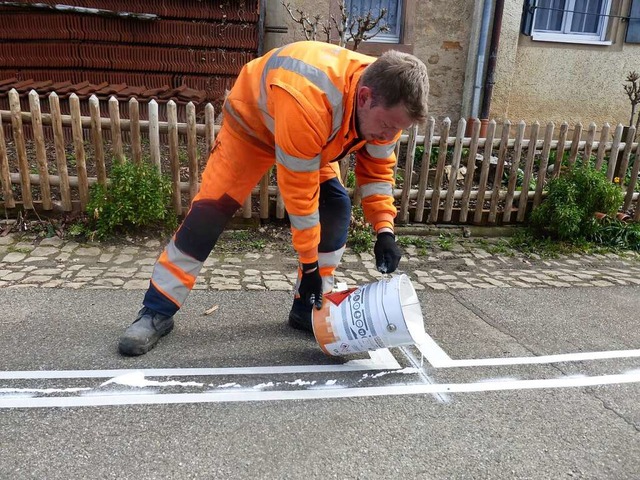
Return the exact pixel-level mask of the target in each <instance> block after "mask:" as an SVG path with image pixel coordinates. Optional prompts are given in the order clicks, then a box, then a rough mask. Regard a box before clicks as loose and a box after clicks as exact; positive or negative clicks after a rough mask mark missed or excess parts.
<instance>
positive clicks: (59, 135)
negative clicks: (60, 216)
mask: <svg viewBox="0 0 640 480" xmlns="http://www.w3.org/2000/svg"><path fill="white" fill-rule="evenodd" d="M49 110H50V111H51V125H52V127H53V141H54V145H55V150H56V167H57V169H58V176H59V177H60V198H61V200H62V209H63V210H64V211H65V212H70V211H71V210H72V209H73V204H72V203H71V187H70V186H69V172H68V170H67V156H66V154H65V151H64V132H63V131H62V115H61V114H60V99H59V98H58V94H57V93H56V92H51V94H50V95H49Z"/></svg>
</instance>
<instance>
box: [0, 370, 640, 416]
mask: <svg viewBox="0 0 640 480" xmlns="http://www.w3.org/2000/svg"><path fill="white" fill-rule="evenodd" d="M639 382H640V370H632V371H629V372H625V373H622V374H617V375H598V376H592V377H587V376H582V377H571V378H568V377H559V378H552V379H540V380H498V381H491V382H486V381H485V382H473V383H444V384H437V383H436V384H422V383H421V384H409V385H406V384H403V385H388V386H383V387H358V388H322V389H319V388H311V389H304V390H247V391H236V390H232V391H219V390H218V391H211V392H205V393H174V394H152V395H149V394H135V393H134V394H115V395H114V394H112V393H111V394H108V395H95V394H94V392H89V393H88V394H86V395H81V396H64V397H51V396H49V397H35V398H32V397H28V398H24V397H20V398H16V397H6V398H3V397H0V408H42V407H83V406H84V407H87V406H105V405H143V404H144V405H150V404H178V403H221V402H258V401H276V400H319V399H327V398H352V397H378V396H386V395H420V394H436V393H464V392H490V391H501V390H534V389H543V388H570V387H586V386H600V385H615V384H627V383H639Z"/></svg>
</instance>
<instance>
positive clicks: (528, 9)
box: [520, 0, 638, 36]
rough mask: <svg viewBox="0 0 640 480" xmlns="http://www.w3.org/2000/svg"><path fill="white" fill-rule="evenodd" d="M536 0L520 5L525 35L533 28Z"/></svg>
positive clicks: (529, 34) (522, 29) (526, 0)
mask: <svg viewBox="0 0 640 480" xmlns="http://www.w3.org/2000/svg"><path fill="white" fill-rule="evenodd" d="M636 1H638V0H636ZM535 4H536V0H524V5H523V7H522V25H521V29H520V31H521V32H522V33H523V34H524V35H527V36H531V29H532V28H533V12H534V11H535V10H534V8H533V7H535Z"/></svg>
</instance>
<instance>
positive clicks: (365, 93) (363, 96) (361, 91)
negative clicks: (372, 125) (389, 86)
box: [357, 87, 371, 107]
mask: <svg viewBox="0 0 640 480" xmlns="http://www.w3.org/2000/svg"><path fill="white" fill-rule="evenodd" d="M357 95H358V106H359V107H363V106H364V104H365V103H367V100H369V99H370V98H371V89H370V88H369V87H358V94H357Z"/></svg>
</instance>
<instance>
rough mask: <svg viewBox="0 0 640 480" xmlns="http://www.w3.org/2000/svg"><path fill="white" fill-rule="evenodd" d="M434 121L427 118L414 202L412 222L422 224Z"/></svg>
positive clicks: (431, 118)
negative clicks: (414, 209) (414, 211)
mask: <svg viewBox="0 0 640 480" xmlns="http://www.w3.org/2000/svg"><path fill="white" fill-rule="evenodd" d="M435 124H436V121H435V119H434V118H433V117H429V123H428V124H427V131H426V132H425V134H424V153H423V154H422V161H421V163H420V177H419V179H420V180H419V182H418V198H417V200H416V213H415V214H414V217H413V219H414V221H416V222H422V215H423V214H424V201H425V198H426V196H427V188H428V187H429V163H430V162H431V149H432V148H433V131H434V129H435Z"/></svg>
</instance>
